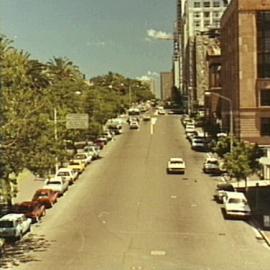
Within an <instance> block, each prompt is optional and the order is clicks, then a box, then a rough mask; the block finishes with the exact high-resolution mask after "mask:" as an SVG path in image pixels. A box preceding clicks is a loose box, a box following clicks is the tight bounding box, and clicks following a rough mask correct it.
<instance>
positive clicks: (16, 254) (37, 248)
mask: <svg viewBox="0 0 270 270" xmlns="http://www.w3.org/2000/svg"><path fill="white" fill-rule="evenodd" d="M50 246H51V241H48V240H46V239H45V236H44V235H37V234H29V235H28V236H25V238H23V239H22V240H21V241H18V242H14V243H13V242H10V243H8V244H7V245H6V247H5V251H4V253H3V255H2V257H1V259H0V269H10V268H11V267H16V266H19V265H21V264H23V263H29V262H33V261H39V259H38V256H37V253H40V252H44V251H46V250H47V249H48V248H49V247H50Z"/></svg>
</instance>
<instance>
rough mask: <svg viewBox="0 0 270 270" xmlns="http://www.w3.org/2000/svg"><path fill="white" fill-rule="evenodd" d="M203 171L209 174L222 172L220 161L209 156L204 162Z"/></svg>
mask: <svg viewBox="0 0 270 270" xmlns="http://www.w3.org/2000/svg"><path fill="white" fill-rule="evenodd" d="M203 172H204V173H209V174H220V173H221V170H220V163H219V160H218V159H217V158H215V157H208V158H206V159H205V161H204V163H203Z"/></svg>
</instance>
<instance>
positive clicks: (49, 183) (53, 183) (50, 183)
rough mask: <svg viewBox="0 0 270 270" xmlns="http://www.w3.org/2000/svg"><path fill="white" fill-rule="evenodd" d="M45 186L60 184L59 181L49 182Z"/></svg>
mask: <svg viewBox="0 0 270 270" xmlns="http://www.w3.org/2000/svg"><path fill="white" fill-rule="evenodd" d="M47 184H48V185H61V184H62V183H61V182H60V181H49V182H48V183H47Z"/></svg>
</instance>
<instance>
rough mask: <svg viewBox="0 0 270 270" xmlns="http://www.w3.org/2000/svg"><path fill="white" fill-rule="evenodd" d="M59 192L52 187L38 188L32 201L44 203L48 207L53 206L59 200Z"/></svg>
mask: <svg viewBox="0 0 270 270" xmlns="http://www.w3.org/2000/svg"><path fill="white" fill-rule="evenodd" d="M57 197H58V192H55V191H53V190H51V189H38V190H37V191H36V193H35V194H34V196H33V199H32V201H38V202H40V203H42V204H43V205H44V206H45V207H46V208H51V207H52V206H53V204H55V203H56V202H57Z"/></svg>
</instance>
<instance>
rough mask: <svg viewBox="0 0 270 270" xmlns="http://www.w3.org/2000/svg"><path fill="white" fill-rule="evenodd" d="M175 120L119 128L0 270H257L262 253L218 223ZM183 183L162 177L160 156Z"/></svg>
mask: <svg viewBox="0 0 270 270" xmlns="http://www.w3.org/2000/svg"><path fill="white" fill-rule="evenodd" d="M205 155H206V153H200V152H194V151H192V150H191V149H190V144H189V142H188V141H187V140H186V139H185V136H184V129H183V127H182V125H181V123H180V120H179V116H177V115H164V116H158V120H157V122H156V124H155V126H154V129H153V134H151V133H150V123H149V122H141V125H140V128H139V129H138V130H128V129H126V130H125V132H124V134H123V135H121V136H118V137H117V138H116V139H115V141H114V142H112V143H111V144H110V145H108V146H107V147H106V148H105V149H104V151H103V156H104V158H101V159H100V160H98V161H96V162H95V163H93V164H91V165H90V166H89V167H88V168H87V169H86V171H85V172H84V173H83V175H82V176H81V177H80V179H79V180H78V181H77V182H76V183H75V184H74V185H73V186H72V187H71V188H70V191H69V192H68V193H66V194H65V195H64V196H63V198H61V199H60V200H59V202H58V203H57V204H56V205H55V206H54V207H53V209H51V210H49V211H48V212H47V215H46V217H44V219H43V220H42V222H41V223H40V224H38V225H35V226H33V228H32V232H31V233H30V234H28V235H27V236H26V237H25V238H24V239H23V240H21V242H20V243H18V244H17V245H16V246H14V247H9V248H8V250H7V252H6V254H5V256H4V257H3V258H2V259H3V262H2V266H1V269H20V270H24V269H27V270H34V269H35V270H36V269H38V270H47V269H57V270H61V269H63V270H64V269H65V270H69V269H70V270H71V269H80V270H86V269H93V270H130V269H134V270H148V269H155V270H178V269H179V270H206V269H207V270H210V269H213V270H217V269H219V270H223V269H224V270H225V269H226V270H236V269H237V270H242V269H243V270H254V269H256V270H266V269H269V262H270V255H269V249H268V248H267V247H266V246H265V245H264V244H263V241H262V240H260V239H258V237H257V235H256V232H255V230H254V229H253V228H252V226H251V225H250V224H248V223H246V222H244V221H237V220H234V221H232V220H225V219H224V217H223V215H222V211H221V205H219V204H217V203H216V202H215V201H214V200H213V192H214V189H215V185H216V182H215V177H210V176H208V175H205V174H203V173H202V163H203V160H204V158H205ZM177 156H179V157H183V158H184V160H185V162H186V166H187V171H186V173H185V174H184V175H177V174H175V175H167V174H166V165H167V161H168V159H169V158H170V157H177Z"/></svg>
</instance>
